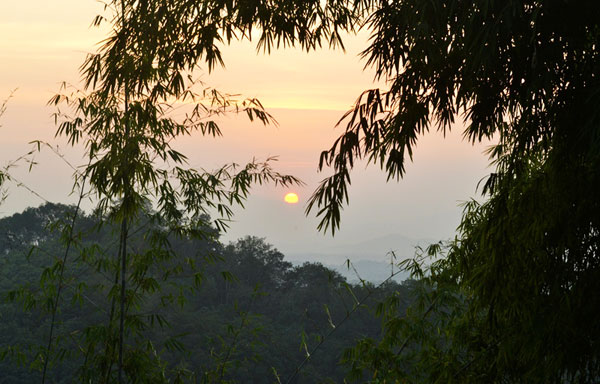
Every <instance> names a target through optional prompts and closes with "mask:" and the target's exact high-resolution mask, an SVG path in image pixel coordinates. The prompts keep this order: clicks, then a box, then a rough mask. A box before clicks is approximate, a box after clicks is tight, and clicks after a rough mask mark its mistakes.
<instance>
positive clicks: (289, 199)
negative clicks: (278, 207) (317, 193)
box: [283, 192, 298, 204]
mask: <svg viewBox="0 0 600 384" xmlns="http://www.w3.org/2000/svg"><path fill="white" fill-rule="evenodd" d="M283 200H284V201H285V202H286V203H288V204H296V203H298V195H296V194H295V193H294V192H290V193H288V194H287V195H285V197H284V198H283Z"/></svg>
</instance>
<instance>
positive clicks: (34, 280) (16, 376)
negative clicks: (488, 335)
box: [0, 204, 410, 384]
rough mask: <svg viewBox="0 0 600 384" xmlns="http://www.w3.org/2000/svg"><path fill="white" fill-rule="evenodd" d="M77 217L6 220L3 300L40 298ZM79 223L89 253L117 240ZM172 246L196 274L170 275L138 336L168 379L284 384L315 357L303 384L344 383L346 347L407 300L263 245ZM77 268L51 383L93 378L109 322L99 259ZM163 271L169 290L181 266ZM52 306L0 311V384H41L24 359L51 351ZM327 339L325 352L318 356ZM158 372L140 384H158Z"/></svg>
mask: <svg viewBox="0 0 600 384" xmlns="http://www.w3.org/2000/svg"><path fill="white" fill-rule="evenodd" d="M72 210H73V207H68V206H63V205H54V204H46V205H43V206H40V207H39V208H30V209H28V210H26V211H25V212H23V213H20V214H16V215H13V216H10V217H7V218H4V219H1V220H0V228H1V229H0V230H1V231H2V233H4V234H6V235H5V237H4V238H3V239H2V240H1V241H0V252H1V253H2V255H3V256H2V267H1V276H2V278H1V282H2V283H1V285H0V289H1V290H2V292H10V294H14V295H19V294H21V292H23V290H19V289H18V287H22V288H26V287H28V288H30V289H31V293H32V294H33V293H35V291H37V290H38V289H42V287H38V281H39V276H40V275H41V274H42V273H43V271H44V268H45V267H46V266H47V265H50V264H51V263H52V260H53V255H55V254H59V253H60V247H61V245H60V241H59V233H57V232H56V231H54V232H52V231H49V229H48V227H47V226H48V225H49V224H50V223H53V222H54V221H55V220H56V219H57V218H64V217H66V216H67V214H68V212H71V213H72ZM80 220H81V226H82V227H83V228H85V229H84V230H87V231H91V233H90V235H88V236H86V237H85V243H84V244H82V247H85V248H88V249H92V248H93V247H99V246H100V244H107V243H110V242H111V239H112V237H113V233H114V228H112V229H111V228H103V229H102V230H95V229H94V227H96V226H97V225H98V224H99V221H98V219H97V218H94V217H92V216H85V215H83V216H81V218H80ZM92 229H94V230H92ZM215 234H216V232H215ZM132 242H136V243H137V244H136V245H135V246H134V247H136V248H137V247H141V246H142V244H141V243H142V242H143V239H142V238H139V237H137V238H136V237H135V236H132ZM170 242H171V245H172V247H173V248H174V249H176V250H177V252H178V255H179V257H180V258H182V259H190V260H194V262H195V263H196V267H195V269H194V270H192V269H190V268H188V269H186V270H182V271H180V272H179V273H177V274H175V275H173V276H171V277H169V279H168V285H167V286H166V287H165V288H164V289H162V290H157V291H156V292H154V293H153V294H152V295H149V296H148V297H147V298H146V299H145V300H144V302H143V303H142V304H141V305H140V307H139V309H137V310H136V313H135V314H132V316H135V317H147V318H151V319H152V320H150V324H151V323H152V321H155V322H156V323H157V326H156V327H148V328H143V329H140V330H139V337H140V338H141V339H143V340H144V343H151V344H152V345H154V347H153V348H155V349H154V350H153V352H154V353H157V354H159V355H160V362H161V364H163V367H164V368H165V371H164V372H162V373H163V374H165V375H166V376H167V377H177V375H181V376H182V377H187V378H189V379H190V380H194V381H193V382H203V381H210V382H244V383H262V382H265V381H267V382H276V381H277V378H279V380H281V381H282V382H284V381H285V380H287V379H289V378H290V377H291V376H292V375H293V374H294V372H295V369H296V368H297V367H299V366H300V364H302V362H303V360H304V359H305V358H306V353H307V351H308V350H309V349H310V351H311V352H312V353H313V354H315V356H316V358H315V359H314V360H311V362H310V364H308V365H307V366H306V367H304V369H303V370H302V371H301V372H300V373H299V374H298V380H299V381H300V382H307V383H308V382H313V383H317V382H340V381H342V380H343V379H344V376H345V374H344V369H343V368H342V366H341V365H340V363H339V360H340V359H341V358H342V355H343V352H344V349H345V348H348V347H349V346H351V345H352V343H353V341H354V340H355V339H358V338H373V339H377V338H379V334H380V332H379V328H380V322H379V320H378V319H377V318H376V316H375V312H374V307H375V303H376V302H378V301H380V300H382V299H383V298H384V297H385V296H387V295H392V294H394V295H401V297H402V298H403V299H404V300H408V299H409V297H410V296H409V292H410V284H409V283H406V284H407V285H402V286H401V285H398V284H397V283H394V282H389V283H385V284H383V285H382V286H380V287H374V286H373V285H372V284H370V283H365V284H360V285H350V284H348V283H347V282H346V281H345V279H344V278H342V277H341V276H340V275H339V274H338V273H337V272H334V271H331V270H328V269H327V268H325V267H323V266H322V265H321V264H319V263H305V264H303V265H298V266H293V265H292V264H291V263H289V262H287V261H285V260H284V255H282V254H281V253H280V252H278V251H277V250H276V249H274V248H273V247H272V246H271V245H269V244H268V243H266V242H265V240H264V239H259V238H255V237H246V238H242V239H240V240H238V241H237V242H235V243H230V244H227V245H225V244H222V243H221V242H219V240H218V236H215V237H214V238H211V239H204V240H192V239H176V238H173V239H170ZM34 243H35V244H37V245H35V246H33V244H34ZM114 245H116V244H114ZM114 245H113V248H114ZM32 247H33V248H34V249H33V250H32ZM108 251H109V252H110V251H114V249H110V248H109V249H108ZM73 262H74V263H76V264H77V267H76V268H73V269H71V270H70V271H69V274H68V275H65V276H64V281H63V284H64V286H65V292H64V301H65V303H64V304H63V306H62V309H61V315H62V319H61V321H60V330H59V334H57V338H58V339H60V343H59V345H57V346H56V348H57V352H56V353H57V354H61V355H63V356H62V358H61V359H60V360H58V361H56V365H55V366H54V367H53V369H52V373H51V375H50V376H49V377H48V380H49V382H55V383H70V382H73V381H76V380H75V378H76V377H77V375H78V374H80V373H81V371H82V370H83V369H85V363H84V360H83V359H84V356H82V355H81V354H80V353H78V352H76V349H77V348H78V347H77V346H78V344H79V343H80V342H79V341H77V339H78V338H79V337H82V335H83V334H84V333H85V332H89V331H91V329H93V328H94V327H98V326H99V325H100V324H102V322H103V320H104V319H105V317H106V315H107V314H106V308H108V307H109V306H110V303H109V302H107V299H106V292H107V290H109V289H110V287H111V283H112V281H111V279H110V278H108V279H107V278H105V276H102V275H101V274H98V271H99V270H100V271H101V269H100V268H101V267H100V261H99V260H98V259H93V258H92V257H91V256H90V255H88V256H87V257H86V258H83V257H82V258H81V259H80V260H74V261H73ZM166 264H167V266H164V265H159V266H157V268H153V270H152V272H151V273H150V274H149V277H150V276H152V278H154V279H156V280H157V281H159V282H166V278H165V276H161V275H162V273H161V272H162V271H164V270H165V269H167V268H169V267H173V266H172V265H170V266H169V264H170V263H166ZM355 300H360V308H358V310H356V311H355V312H353V313H352V315H351V316H348V314H349V312H350V311H352V309H353V308H354V306H355V304H356V301H355ZM45 305H46V304H45V303H44V302H43V301H35V300H31V301H28V308H27V310H25V309H23V308H22V306H21V305H18V304H17V303H14V302H13V303H11V302H5V303H4V304H2V311H1V313H2V317H3V320H2V332H0V335H2V336H1V337H0V346H2V347H6V346H11V347H12V348H13V349H12V350H11V355H10V358H8V359H6V360H5V361H3V362H2V363H1V364H0V371H1V372H2V378H0V382H1V383H7V384H8V383H31V382H34V381H36V380H38V379H39V377H38V376H39V372H38V373H36V372H35V371H32V370H31V369H30V368H31V367H29V366H28V365H27V364H26V365H20V364H19V361H20V360H21V361H23V360H25V361H29V360H31V359H33V358H34V356H35V354H36V353H41V352H42V351H43V349H41V350H39V348H43V345H40V343H39V341H40V340H44V339H45V335H46V334H47V332H48V328H49V322H50V318H49V317H48V316H45V311H44V306H45ZM151 316H152V317H151ZM346 317H347V320H345V321H344V324H343V325H342V327H341V329H340V330H338V331H336V333H332V334H331V335H329V336H328V340H326V341H325V340H324V337H325V335H327V334H328V333H329V332H330V331H331V330H333V329H334V328H332V324H340V323H341V322H342V320H344V319H345V318H346ZM321 340H323V341H324V342H323V344H322V346H321V347H320V348H319V349H316V350H314V351H313V349H314V347H315V346H316V345H317V344H318V343H319V342H320V341H321ZM302 345H304V347H303V348H301V346H302ZM304 348H306V350H305V349H304ZM153 373H156V372H148V373H147V376H146V379H143V378H142V377H141V376H138V380H146V381H148V382H152V381H153V380H157V379H153V378H152V376H151V374H153Z"/></svg>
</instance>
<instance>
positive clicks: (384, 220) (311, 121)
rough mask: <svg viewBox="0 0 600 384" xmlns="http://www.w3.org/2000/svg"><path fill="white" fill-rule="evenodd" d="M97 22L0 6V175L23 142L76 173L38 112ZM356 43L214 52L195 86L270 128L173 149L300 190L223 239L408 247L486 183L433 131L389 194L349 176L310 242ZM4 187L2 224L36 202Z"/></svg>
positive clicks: (257, 196)
mask: <svg viewBox="0 0 600 384" xmlns="http://www.w3.org/2000/svg"><path fill="white" fill-rule="evenodd" d="M100 11H101V5H100V4H99V3H97V2H95V1H92V0H61V1H55V2H48V1H45V0H44V1H42V0H28V1H26V2H8V1H3V2H0V36H2V37H3V38H2V39H0V100H1V99H4V98H5V97H6V96H7V95H8V94H9V93H10V91H11V90H13V89H15V88H18V90H17V91H16V93H15V94H14V97H13V99H12V100H10V102H9V104H8V110H7V113H6V114H5V116H4V117H3V118H2V119H1V120H0V124H1V125H2V128H1V129H0V166H3V165H5V164H7V163H8V162H9V161H10V160H12V159H14V158H16V157H18V156H19V155H21V154H23V153H25V152H27V150H28V149H29V148H30V145H29V144H27V143H28V142H29V141H31V140H36V139H42V140H48V141H51V142H52V143H53V144H54V145H59V146H60V147H61V150H62V151H64V152H65V153H66V155H67V158H68V159H69V160H70V161H72V162H73V163H75V164H80V163H81V161H80V160H79V155H80V154H81V152H82V151H81V150H80V149H69V148H67V147H66V143H65V141H64V140H62V139H54V132H55V126H54V124H53V121H52V119H51V113H52V112H54V109H53V108H51V107H47V106H46V105H45V104H46V102H47V101H48V100H49V99H50V97H51V96H52V95H53V94H54V93H56V92H57V91H58V89H59V85H60V83H61V82H62V81H67V82H71V83H77V81H78V79H79V73H78V68H79V65H80V64H81V62H82V61H83V59H84V56H85V53H86V52H89V51H93V50H94V45H95V43H96V42H98V41H99V40H101V39H102V37H103V33H102V31H99V30H97V29H90V28H89V24H90V22H91V20H92V18H93V17H94V15H95V14H96V13H98V12H100ZM366 39H367V36H366V35H361V36H358V37H349V38H348V39H347V40H346V41H347V48H348V49H347V52H346V53H343V52H341V51H328V50H323V51H319V52H316V53H312V54H306V53H303V52H299V51H297V50H290V49H288V50H285V51H275V52H273V53H272V54H271V55H269V56H266V55H263V54H258V55H257V54H256V51H255V49H254V47H253V46H252V45H251V44H248V43H236V44H233V45H232V46H230V47H227V48H226V49H225V55H224V59H225V62H226V64H227V68H226V69H224V70H222V69H219V70H217V71H215V72H214V73H212V74H206V73H205V74H202V79H203V81H205V82H206V83H208V84H209V85H211V86H214V87H216V88H218V89H220V90H223V91H228V92H232V93H242V94H244V95H245V96H249V97H257V98H259V99H260V100H261V101H262V102H263V104H264V105H265V106H266V107H267V108H268V109H269V110H270V112H271V113H272V114H273V115H274V116H275V118H276V119H277V120H278V121H279V126H278V127H274V126H270V127H263V126H260V125H257V124H249V123H248V122H246V121H245V120H242V119H236V118H227V119H224V120H223V121H222V128H223V131H224V135H225V137H224V138H220V139H212V138H203V137H200V136H196V137H192V138H189V139H185V140H181V141H180V142H178V143H177V147H178V148H180V149H181V150H182V151H183V152H184V153H186V154H187V155H188V156H189V158H190V165H192V166H194V167H203V168H207V169H213V168H216V167H218V166H219V165H222V164H224V163H226V162H230V161H235V162H238V163H244V162H247V161H249V160H251V159H252V158H253V157H256V158H258V159H264V158H266V157H268V156H272V155H278V156H279V161H278V164H276V167H277V169H278V170H279V171H281V172H286V173H291V174H294V175H296V176H298V177H300V178H302V179H303V180H304V181H305V182H306V183H307V186H306V187H304V188H298V189H296V190H295V192H297V193H298V195H299V196H300V203H299V204H296V205H288V204H286V203H284V202H283V196H284V195H285V194H286V193H287V192H289V191H288V190H284V189H281V188H274V187H272V186H266V187H261V188H257V189H255V190H254V192H253V195H252V197H251V198H250V200H249V201H248V203H247V205H246V209H244V210H242V209H237V210H236V211H237V215H236V222H235V223H233V224H232V228H231V231H230V232H229V233H228V234H227V235H226V236H225V238H226V239H235V238H236V237H239V236H243V235H246V234H251V235H257V236H261V237H266V238H267V240H268V241H269V242H270V243H272V244H274V245H276V246H277V247H278V248H279V249H280V250H282V251H283V252H284V253H290V254H297V253H301V252H312V253H318V252H319V251H320V250H323V249H325V248H327V247H331V246H334V245H343V244H349V243H357V242H361V241H366V240H369V239H373V238H376V237H379V236H384V235H388V234H400V235H403V236H407V237H411V238H415V239H417V238H428V239H439V238H447V237H450V236H452V235H453V233H454V229H455V228H456V225H457V224H458V222H459V219H460V212H461V208H460V207H458V204H459V203H460V202H461V201H465V200H467V199H469V198H470V197H473V196H475V187H476V184H477V182H478V181H479V180H480V179H481V178H482V177H483V176H485V175H486V173H487V172H488V170H487V168H486V167H487V160H486V157H485V156H484V155H483V154H482V151H483V149H484V148H485V146H483V145H478V146H475V147H473V146H471V145H470V144H469V143H467V142H463V141H462V140H461V133H462V128H461V125H459V126H457V127H456V129H454V130H453V132H452V133H451V134H450V135H448V136H447V137H446V138H443V137H442V136H441V134H438V133H435V132H434V133H431V134H429V135H427V136H425V137H424V138H422V139H421V140H420V141H419V143H418V148H417V151H416V154H415V162H414V164H410V165H409V166H408V167H407V176H406V177H405V179H404V180H401V181H400V182H399V183H396V182H390V183H386V178H385V175H384V174H383V173H382V172H381V171H380V170H379V168H378V167H377V166H371V167H369V168H368V169H365V167H364V166H360V165H359V166H358V167H357V168H356V170H355V172H354V173H353V175H352V178H353V182H352V187H351V189H350V199H351V201H350V206H349V207H348V208H346V209H345V210H344V212H343V216H342V229H341V231H340V233H339V235H336V238H335V239H331V237H330V236H329V235H327V236H324V235H322V234H319V233H317V231H316V223H317V221H316V219H315V218H306V217H305V216H304V214H303V212H304V208H305V204H306V201H307V198H308V197H309V196H310V194H311V193H312V191H313V190H314V189H315V187H316V186H317V184H318V182H319V181H320V180H321V179H322V178H324V177H325V176H326V175H328V173H327V172H325V173H323V174H319V173H317V163H318V155H319V153H320V151H322V150H323V149H326V148H328V147H329V146H330V145H331V143H332V141H333V139H335V138H336V137H337V136H338V135H339V134H340V133H341V129H334V126H335V123H336V122H337V120H338V119H339V118H340V117H341V115H342V114H343V111H345V110H346V109H348V108H349V107H350V106H351V104H352V103H353V102H354V100H355V99H356V98H357V97H358V96H359V94H360V92H361V91H363V90H365V89H367V88H370V87H373V83H372V74H371V72H369V71H363V69H362V67H363V64H362V63H361V62H360V60H359V59H358V57H357V54H358V53H359V52H360V50H361V48H363V47H365V42H366ZM198 74H199V75H200V73H198ZM37 162H38V164H37V165H36V166H34V167H33V169H32V171H31V172H29V171H28V169H27V167H26V166H21V167H20V168H19V169H18V170H15V175H16V176H17V177H18V179H19V180H20V181H22V182H23V183H25V184H26V185H27V186H29V187H30V188H32V189H34V190H36V191H38V192H39V193H40V194H41V195H43V197H44V198H46V199H48V200H50V201H61V202H70V201H73V198H72V197H69V196H68V194H69V192H70V189H71V183H72V182H71V179H70V176H71V171H70V169H69V168H68V167H67V166H66V165H64V164H63V163H62V161H61V160H60V159H58V158H56V157H55V156H53V155H51V154H50V153H49V151H46V152H44V153H43V154H41V155H38V156H37ZM9 187H10V190H9V198H8V200H7V201H6V203H5V204H4V205H3V206H1V207H0V214H1V215H6V214H10V213H14V212H16V211H20V210H22V209H24V208H25V207H27V206H31V205H38V204H39V203H41V200H40V199H39V198H38V197H36V196H34V195H32V194H31V193H29V192H28V191H27V190H26V189H24V188H22V187H18V186H16V185H14V184H13V185H10V186H9ZM324 262H328V261H327V260H324Z"/></svg>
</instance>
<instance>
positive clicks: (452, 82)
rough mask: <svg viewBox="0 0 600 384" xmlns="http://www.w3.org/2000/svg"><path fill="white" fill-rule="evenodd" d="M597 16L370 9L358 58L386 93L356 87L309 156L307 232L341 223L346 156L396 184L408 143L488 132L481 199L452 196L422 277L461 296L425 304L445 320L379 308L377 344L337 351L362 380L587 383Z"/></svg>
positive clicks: (523, 6) (598, 226) (593, 330)
mask: <svg viewBox="0 0 600 384" xmlns="http://www.w3.org/2000/svg"><path fill="white" fill-rule="evenodd" d="M599 11H600V9H599V8H598V4H597V3H596V2H592V1H584V2H581V3H579V4H578V6H577V7H576V8H573V7H572V6H571V5H570V4H568V3H566V2H530V1H514V2H500V1H474V2H461V1H456V0H449V1H442V2H435V3H434V2H428V1H422V0H409V1H402V2H387V1H382V2H378V3H376V6H375V10H374V12H373V13H371V14H370V15H369V16H368V22H367V26H368V28H370V30H372V39H371V43H370V45H369V47H368V48H367V49H366V50H365V51H364V57H365V58H366V59H367V64H368V65H372V66H373V67H374V68H375V70H376V73H377V76H378V77H379V78H382V79H385V80H387V81H388V85H389V89H388V90H385V91H381V90H378V89H375V90H370V91H367V92H365V93H364V94H363V95H362V96H361V97H360V98H359V100H358V101H357V104H356V106H355V108H354V109H353V110H351V111H349V112H348V113H347V114H346V115H345V116H344V118H343V119H342V122H345V123H346V124H347V125H346V131H345V133H344V134H343V135H342V136H341V137H340V138H339V139H338V140H337V141H336V142H335V143H334V145H333V146H332V147H331V149H330V150H328V151H325V152H323V154H322V155H321V161H320V167H321V168H323V167H325V166H329V165H331V166H333V168H334V171H335V172H334V175H333V176H331V177H329V178H327V179H325V180H324V181H323V183H322V184H321V186H320V187H319V189H318V190H317V191H316V192H315V194H314V195H313V197H312V199H311V202H310V204H309V207H308V211H311V210H312V209H314V208H315V207H317V206H319V207H322V208H321V209H320V211H319V212H318V214H319V215H320V216H321V217H322V221H321V224H320V228H321V229H325V230H326V229H331V230H332V231H334V230H335V229H336V228H337V227H338V226H339V224H340V210H341V206H342V205H343V204H344V203H345V202H347V186H348V185H349V184H350V170H351V169H352V167H353V164H354V162H355V161H356V159H359V158H367V159H368V160H369V161H371V162H374V163H377V164H379V165H380V166H381V167H382V168H383V169H385V171H386V172H387V174H388V177H389V178H399V177H402V176H403V175H404V171H405V161H406V160H407V159H411V158H412V153H413V149H414V146H415V145H416V143H417V140H418V138H419V137H420V136H421V135H423V134H425V133H426V132H428V131H429V130H430V129H431V128H432V127H436V129H437V130H439V131H442V132H446V131H447V130H449V129H450V128H451V125H452V124H453V123H454V120H455V118H456V117H457V116H458V115H462V117H463V119H464V121H465V122H466V123H467V127H466V130H465V132H464V134H465V137H466V138H468V139H469V140H471V141H473V142H476V141H481V140H482V139H493V140H497V141H498V144H497V145H495V146H494V147H492V148H490V150H489V154H490V159H491V161H492V163H493V164H494V165H495V172H494V173H492V174H491V175H490V177H489V178H488V179H487V180H486V182H485V184H484V186H483V192H484V194H487V196H488V198H489V199H488V200H487V201H486V202H484V203H482V204H479V203H476V202H470V203H468V204H467V205H466V207H465V212H464V216H463V220H462V223H461V225H460V227H459V233H458V237H457V239H456V240H455V241H454V242H452V243H450V244H449V245H448V246H449V248H448V249H447V254H446V255H445V259H444V261H443V262H442V263H441V264H440V266H441V272H440V273H432V274H431V277H430V278H428V279H427V280H426V282H428V287H429V289H430V290H431V295H433V296H435V295H441V294H444V293H445V292H446V291H447V288H446V283H447V282H448V281H449V282H450V283H451V284H450V285H449V287H450V288H451V289H450V291H449V292H454V294H455V295H458V296H457V297H463V300H462V301H459V302H458V303H454V304H452V303H441V302H440V303H437V304H436V303H435V302H433V301H431V303H432V305H433V307H431V308H432V310H435V309H436V308H437V309H438V310H439V311H442V312H443V311H450V313H452V317H451V318H450V320H449V321H446V320H444V316H443V313H438V315H437V316H434V317H433V319H431V320H427V319H426V318H425V317H423V318H421V317H419V316H421V315H417V316H416V317H414V316H412V315H411V314H410V313H409V314H408V317H407V318H405V319H400V318H399V317H398V316H399V315H398V314H394V315H393V316H392V317H385V316H384V319H386V323H385V326H384V330H385V331H386V335H385V338H384V341H383V342H382V344H381V345H380V346H374V344H373V343H370V342H368V341H365V342H364V343H361V344H359V347H358V349H357V350H355V351H354V353H353V354H351V355H349V356H348V361H350V362H352V361H353V364H355V367H359V368H360V367H362V366H363V365H361V364H364V367H367V369H369V370H370V373H371V375H372V378H373V380H374V381H375V382H386V381H387V382H393V381H394V380H406V381H409V382H452V381H454V382H528V383H531V382H543V383H548V382H581V383H591V382H596V381H597V380H598V377H600V366H599V364H598V362H599V361H600V359H599V356H600V349H598V342H597V341H598V340H599V339H600V334H599V333H598V327H597V326H596V324H598V323H599V322H600V312H599V311H598V308H599V303H598V295H597V292H598V289H599V288H600V286H599V285H598V281H600V264H599V261H598V260H599V258H598V241H599V237H598V234H599V233H600V222H599V221H598V218H600V210H599V208H600V206H599V204H598V202H599V200H598V196H599V195H600V173H599V172H598V170H599V169H600V162H599V160H600V140H599V137H600V136H599V135H598V132H599V126H600V119H599V115H598V113H597V111H598V106H599V105H600V99H599V97H600V96H599V95H600V92H599V90H600V82H599V80H598V78H597V75H596V73H598V71H599V70H600V56H599V55H598V50H597V46H598V43H599V41H600V26H599V25H598V20H599V19H598V17H597V15H598V13H599ZM434 304H435V305H434ZM390 308H391V309H393V305H390ZM454 312H456V313H454ZM417 313H420V312H419V311H417ZM425 313H427V310H426V311H425V312H424V313H423V315H424V314H425ZM394 319H397V320H398V322H399V324H400V325H402V326H400V327H399V328H397V325H396V324H395V321H394ZM407 321H408V322H407ZM439 322H441V323H439ZM406 327H408V328H406ZM396 328H397V329H396ZM436 329H438V330H439V332H438V333H439V336H436V333H435V330H436ZM423 335H426V337H425V338H422V336H423ZM403 339H404V340H405V341H402V340H403ZM409 340H421V341H419V342H418V343H417V345H416V346H415V351H417V352H415V353H411V352H407V351H406V349H403V348H399V347H398V345H405V344H404V343H406V342H409V343H412V341H409ZM413 356H416V358H413ZM406 361H408V363H407V362H406ZM415 367H421V368H420V369H417V368H415ZM436 367H437V368H436ZM358 370H359V371H360V369H358Z"/></svg>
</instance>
